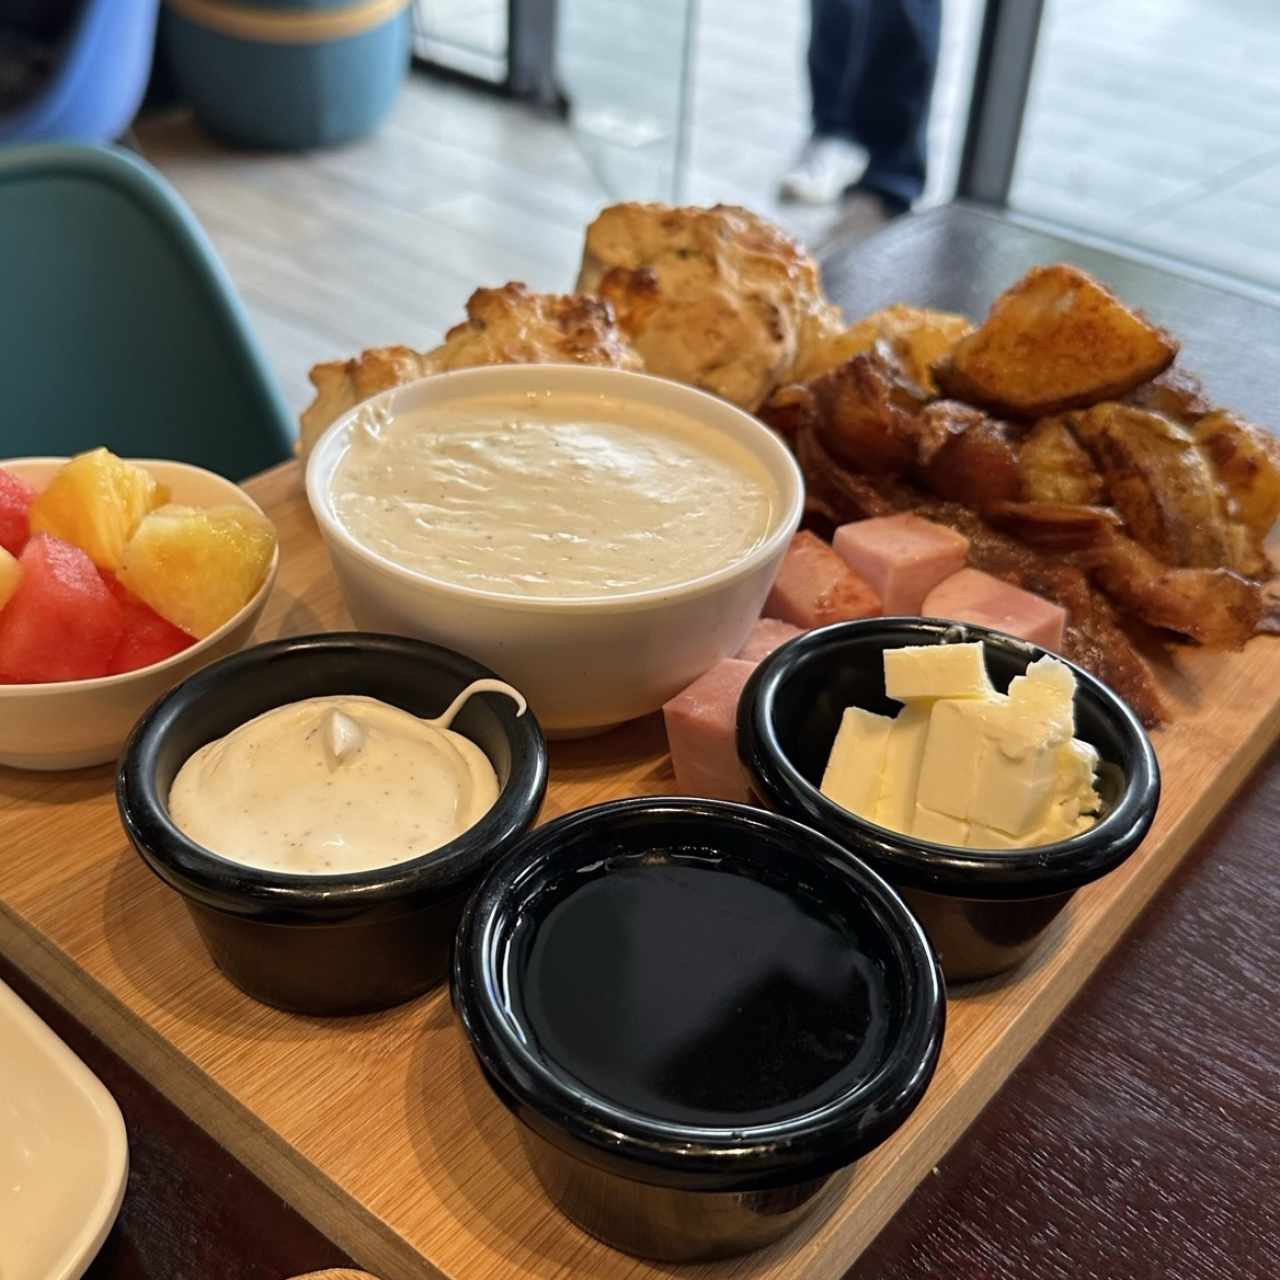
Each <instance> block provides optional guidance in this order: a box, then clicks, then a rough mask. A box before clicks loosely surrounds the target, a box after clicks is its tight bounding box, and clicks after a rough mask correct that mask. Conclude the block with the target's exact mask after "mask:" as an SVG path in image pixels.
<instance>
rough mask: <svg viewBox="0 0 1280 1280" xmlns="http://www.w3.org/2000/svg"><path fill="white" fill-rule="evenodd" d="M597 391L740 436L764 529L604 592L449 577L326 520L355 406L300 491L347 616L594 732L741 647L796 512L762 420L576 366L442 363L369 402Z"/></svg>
mask: <svg viewBox="0 0 1280 1280" xmlns="http://www.w3.org/2000/svg"><path fill="white" fill-rule="evenodd" d="M524 392H538V393H547V394H549V395H550V396H552V397H554V396H555V395H557V394H563V395H566V396H570V395H571V396H574V397H580V396H592V395H598V396H607V397H609V398H610V399H612V400H630V401H633V402H634V403H636V404H640V405H647V406H652V407H656V408H659V409H663V410H666V411H668V412H671V413H676V414H680V415H682V416H683V417H685V418H689V419H693V420H695V421H697V422H699V423H701V424H702V425H703V426H704V427H705V428H706V429H707V430H709V431H717V432H721V433H722V434H724V435H726V436H729V437H732V438H733V439H735V440H737V441H739V442H740V443H741V444H743V445H745V446H746V447H747V448H748V449H749V450H750V451H751V452H752V453H753V454H755V456H756V457H757V458H759V459H760V461H761V462H762V463H763V464H764V466H765V467H766V468H767V470H768V471H769V474H770V475H771V476H772V477H773V479H774V481H775V483H776V484H777V487H778V494H779V499H780V500H779V502H778V507H777V513H776V515H775V518H774V525H773V528H772V529H771V530H770V532H769V534H768V536H767V537H766V538H765V539H764V541H763V542H762V543H761V545H760V546H759V547H757V548H756V549H755V550H754V551H753V552H751V554H750V555H748V556H746V557H745V558H744V559H742V560H741V561H739V562H738V563H737V564H733V565H729V566H727V567H725V568H724V569H720V570H717V571H716V572H714V573H712V574H709V575H707V576H705V577H703V578H701V579H698V580H696V581H693V582H687V583H679V584H676V585H674V586H670V587H661V588H658V589H654V590H648V591H636V592H629V593H626V594H620V595H617V596H614V597H612V598H609V599H581V600H566V599H560V600H553V599H551V600H549V599H539V598H536V597H528V596H519V595H514V594H511V595H507V594H499V593H496V592H491V591H480V590H475V589H472V588H468V587H462V586H457V585H454V584H452V583H447V582H442V581H440V580H438V579H435V578H431V577H428V576H427V575H426V574H423V573H419V572H417V571H415V570H412V569H406V568H404V567H403V566H401V565H398V564H395V563H394V562H392V561H390V560H388V559H386V558H385V557H383V556H381V555H379V554H377V553H376V552H374V551H371V550H370V549H369V548H368V547H365V546H363V545H362V544H361V543H359V542H357V541H356V539H355V538H354V537H352V535H351V534H350V533H349V532H348V531H347V529H346V528H345V527H344V526H343V525H342V524H341V523H340V522H339V520H338V519H337V517H336V515H335V513H334V509H333V502H332V496H331V494H330V485H331V480H332V477H333V474H334V471H335V469H336V468H337V466H338V464H339V463H340V462H341V460H342V458H343V456H344V455H345V453H346V451H347V448H348V445H349V442H350V434H351V430H352V427H353V425H354V422H355V418H356V414H357V413H358V412H359V409H356V410H353V411H352V412H351V413H348V414H345V415H344V416H343V417H342V418H340V419H338V421H337V422H335V423H334V424H333V425H332V426H331V427H330V428H329V430H328V431H326V432H325V434H324V435H323V436H322V437H321V439H320V440H319V442H318V443H317V444H316V447H315V449H314V450H313V452H312V454H311V459H310V462H309V463H308V466H307V498H308V501H309V502H310V503H311V509H312V511H313V512H314V513H315V517H316V520H317V522H318V524H319V526H320V532H321V534H322V535H323V536H324V539H325V542H326V543H327V544H328V548H329V555H330V557H331V558H332V560H333V567H334V569H335V571H336V572H337V575H338V582H339V584H340V585H341V587H342V593H343V596H344V597H345V598H346V602H347V608H348V609H349V610H350V613H351V616H352V619H353V620H354V621H355V624H356V625H357V626H358V627H360V628H362V629H367V630H371V631H390V632H395V633H398V634H400V635H408V636H415V637H418V638H420V639H425V640H430V641H433V642H434V643H436V644H441V645H445V646H446V647H448V648H451V649H457V650H458V651H459V652H461V653H465V654H466V655H468V656H469V657H472V658H475V659H477V660H478V661H480V662H483V663H484V664H485V665H486V666H489V667H492V668H493V669H494V670H495V671H497V672H498V673H499V674H500V675H501V676H502V677H503V678H504V679H506V680H509V681H510V682H511V683H512V684H514V685H516V686H517V687H518V688H519V689H521V690H522V691H523V692H524V694H525V696H526V697H527V698H528V699H529V702H530V703H531V704H532V706H533V708H534V710H535V711H536V712H537V715H538V719H539V720H540V721H541V723H542V726H543V729H544V730H546V732H547V733H548V734H549V735H550V736H553V737H569V736H577V735H584V734H588V733H595V732H599V731H601V730H603V729H607V728H609V727H611V726H612V725H616V724H619V723H621V722H622V721H624V720H631V719H634V718H635V717H637V716H642V715H647V714H648V713H649V712H652V711H656V710H657V709H658V708H659V707H661V706H662V704H663V703H664V702H665V701H666V700H667V699H668V698H670V697H672V696H673V695H674V694H676V693H678V692H679V691H680V690H681V689H683V688H685V686H686V685H688V684H690V683H691V682H692V681H693V680H695V679H696V678H697V677H698V676H699V675H701V674H702V672H704V671H705V670H706V669H707V668H708V667H710V666H712V665H713V664H714V663H715V662H717V661H718V660H719V659H720V658H723V657H726V656H728V655H731V654H734V653H736V652H737V651H738V649H739V648H741V646H742V643H743V641H744V640H745V638H746V635H747V632H748V631H749V630H750V628H751V624H752V623H753V622H754V621H755V619H756V618H757V617H758V616H759V613H760V609H761V606H762V605H763V604H764V599H765V596H766V595H767V594H768V592H769V587H770V586H771V585H772V583H773V579H774V575H775V574H776V573H777V570H778V565H779V562H780V561H781V559H782V556H783V554H784V552H785V551H786V549H787V545H788V543H789V542H790V540H791V536H792V534H794V533H795V531H796V527H797V526H798V524H799V522H800V513H801V508H802V506H803V503H804V483H803V480H802V479H801V476H800V470H799V468H798V467H797V466H796V463H795V460H794V459H793V458H792V456H791V453H790V452H789V450H788V449H787V448H786V446H785V445H784V444H783V443H782V442H781V440H779V439H778V437H777V436H775V435H774V433H773V432H772V431H770V430H769V428H768V427H766V426H765V425H764V424H763V423H761V422H760V421H758V420H757V419H756V418H753V417H752V416H751V415H750V414H748V413H744V412H743V411H742V410H741V409H738V408H735V407H734V406H733V405H731V404H729V403H727V402H726V401H724V400H719V399H716V398H715V397H714V396H710V395H707V394H706V393H705V392H702V391H696V390H694V389H693V388H692V387H687V386H684V385H683V384H681V383H677V382H669V381H667V380H666V379H663V378H653V377H649V376H647V375H645V374H638V373H624V372H622V371H621V370H618V369H600V368H591V367H587V366H583V365H500V366H494V367H490V368H481V369H465V370H462V371H460V372H457V373H447V374H439V375H436V376H434V377H430V378H424V379H422V380H421V381H419V382H413V383H410V384H408V385H407V386H403V387H398V388H396V389H394V390H392V391H386V392H383V393H382V394H381V395H379V396H376V397H374V398H373V399H372V400H371V401H368V402H367V403H368V404H370V405H373V406H375V407H385V408H386V409H388V410H389V411H390V412H391V413H392V414H396V415H399V414H411V413H414V412H416V411H418V410H421V409H425V408H428V407H431V408H438V407H439V406H441V405H447V404H449V403H450V402H456V401H461V400H466V399H470V398H471V397H473V396H478V395H501V394H508V395H518V394H521V393H524Z"/></svg>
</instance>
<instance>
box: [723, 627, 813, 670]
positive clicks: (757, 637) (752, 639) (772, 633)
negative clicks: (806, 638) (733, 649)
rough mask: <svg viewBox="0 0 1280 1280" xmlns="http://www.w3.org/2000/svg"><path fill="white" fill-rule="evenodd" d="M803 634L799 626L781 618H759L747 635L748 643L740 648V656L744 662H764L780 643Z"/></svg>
mask: <svg viewBox="0 0 1280 1280" xmlns="http://www.w3.org/2000/svg"><path fill="white" fill-rule="evenodd" d="M802 635H804V632H803V631H802V630H801V629H800V628H799V627H793V626H792V625H791V623H789V622H783V621H782V620H781V619H780V618H757V619H756V624H755V626H754V627H752V628H751V632H750V634H749V635H748V636H747V643H746V644H744V645H743V646H742V648H741V649H739V650H738V657H739V658H741V659H742V660H743V662H762V661H763V660H764V659H765V658H767V657H768V656H769V655H770V654H771V653H772V652H773V651H774V650H775V649H776V648H778V646H779V645H784V644H786V643H787V641H788V640H794V639H795V638H796V636H802Z"/></svg>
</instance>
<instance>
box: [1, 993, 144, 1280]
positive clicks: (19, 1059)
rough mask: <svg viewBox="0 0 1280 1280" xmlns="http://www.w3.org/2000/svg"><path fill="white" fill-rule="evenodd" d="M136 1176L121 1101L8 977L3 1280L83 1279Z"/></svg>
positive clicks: (3, 1037)
mask: <svg viewBox="0 0 1280 1280" xmlns="http://www.w3.org/2000/svg"><path fill="white" fill-rule="evenodd" d="M128 1172H129V1146H128V1140H127V1138H126V1136H125V1130H124V1121H123V1120H122V1119H121V1117H120V1108H119V1107H117V1106H116V1103H115V1099H114V1098H112V1096H111V1095H110V1094H109V1093H108V1092H107V1091H106V1089H104V1088H103V1087H102V1085H101V1083H100V1082H99V1081H98V1079H97V1077H96V1076H95V1075H93V1073H92V1072H91V1071H90V1070H89V1068H88V1067H86V1066H85V1065H84V1063H83V1062H81V1061H80V1059H79V1058H77V1057H76V1056H75V1054H73V1053H72V1052H71V1050H70V1049H68V1048H67V1046H66V1045H65V1044H63V1043H62V1041H61V1040H59V1039H58V1037H57V1036H55V1035H54V1034H53V1032H52V1031H50V1030H49V1028H48V1027H47V1026H45V1024H44V1023H43V1022H41V1021H40V1019H39V1018H37V1017H36V1015H35V1014H34V1013H32V1011H31V1010H30V1009H29V1008H28V1007H27V1006H26V1005H25V1004H23V1002H22V1001H21V1000H19V999H18V997H17V996H16V995H15V994H14V993H13V991H12V990H10V988H9V987H7V986H6V985H5V984H4V983H3V982H0V1277H3V1280H76V1278H77V1277H78V1276H81V1275H83V1274H84V1272H85V1269H86V1268H87V1267H88V1266H89V1263H90V1262H92V1261H93V1259H94V1257H95V1256H96V1254H97V1252H98V1250H99V1249H100V1248H101V1247H102V1242H103V1240H105V1239H106V1236H107V1232H108V1231H110V1230H111V1224H112V1223H113V1222H115V1220H116V1214H117V1213H119V1212H120V1202H121V1200H122V1199H123V1198H124V1187H125V1179H126V1178H127V1176H128Z"/></svg>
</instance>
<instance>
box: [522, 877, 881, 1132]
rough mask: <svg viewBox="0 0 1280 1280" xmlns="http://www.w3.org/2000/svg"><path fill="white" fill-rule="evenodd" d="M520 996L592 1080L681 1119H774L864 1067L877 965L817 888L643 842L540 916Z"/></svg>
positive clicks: (853, 1079) (626, 1100) (559, 1052)
mask: <svg viewBox="0 0 1280 1280" xmlns="http://www.w3.org/2000/svg"><path fill="white" fill-rule="evenodd" d="M525 956H526V958H525V968H524V980H523V982H522V983H521V984H520V986H521V988H522V993H523V994H522V999H521V1003H522V1005H523V1007H524V1013H525V1016H526V1017H527V1019H528V1022H529V1025H530V1027H531V1029H532V1030H533V1032H534V1035H535V1036H536V1039H537V1041H538V1043H539V1045H540V1047H541V1049H542V1051H543V1053H545V1054H546V1055H547V1057H548V1058H550V1059H551V1060H552V1061H553V1062H554V1063H556V1064H557V1065H558V1066H559V1068H560V1069H562V1070H564V1071H565V1072H566V1073H567V1074H569V1075H571V1076H574V1077H576V1078H577V1079H578V1080H579V1081H580V1082H581V1083H582V1084H584V1085H586V1086H587V1088H588V1089H589V1090H591V1091H592V1092H594V1093H597V1094H599V1095H601V1096H603V1097H605V1098H608V1099H610V1100H612V1101H614V1102H616V1103H620V1104H622V1105H623V1106H625V1107H627V1108H628V1109H631V1110H635V1111H638V1112H640V1113H642V1114H645V1115H649V1116H653V1117H656V1118H659V1119H663V1120H667V1121H674V1122H676V1123H680V1124H688V1125H701V1126H711V1127H716V1126H721V1127H722V1126H725V1125H733V1126H737V1125H748V1124H765V1123H768V1122H770V1121H773V1120H777V1119H781V1118H783V1117H785V1116H787V1115H796V1114H800V1113H802V1112H803V1111H805V1110H808V1109H809V1108H810V1107H812V1106H816V1105H820V1104H821V1103H822V1102H824V1101H826V1100H827V1099H829V1098H830V1097H833V1096H835V1095H836V1094H837V1093H838V1092H840V1091H841V1090H843V1089H844V1088H847V1087H849V1086H850V1085H853V1084H856V1083H857V1082H858V1081H860V1080H862V1079H865V1078H866V1077H867V1076H868V1075H869V1074H870V1073H871V1071H873V1070H874V1068H875V1065H876V1064H877V1063H878V1061H879V1059H880V1056H881V1050H882V1045H883V1040H884V1034H885V1022H886V1014H885V996H884V990H883V979H882V977H881V972H880V970H879V968H878V967H877V965H876V964H875V962H874V961H873V960H872V959H870V958H869V957H867V956H866V955H864V954H863V953H862V952H861V951H860V950H859V948H858V947H857V945H856V942H855V941H854V940H852V938H851V935H850V926H849V925H848V924H847V923H846V922H843V921H842V920H841V919H840V918H839V917H838V915H837V914H836V913H834V912H832V913H827V912H826V911H825V910H824V908H823V907H822V906H821V905H820V904H819V903H818V902H816V901H809V900H806V899H805V898H801V897H796V896H793V895H792V894H791V893H788V892H782V891H781V890H779V889H777V888H774V887H772V886H771V885H769V884H767V883H762V882H761V881H760V880H757V879H753V878H751V877H750V876H748V875H744V874H738V873H737V872H732V871H725V870H721V869H718V868H716V867H714V866H710V865H708V864H707V862H706V861H705V860H700V859H684V858H680V859H671V858H667V857H664V856H654V855H649V856H647V857H644V858H637V859H634V860H629V862H628V863H626V864H624V865H621V866H620V865H619V864H618V863H614V864H613V867H612V869H610V870H607V871H605V872H603V873H602V874H599V875H597V877H596V878H594V879H592V880H590V881H588V882H587V883H585V884H583V883H579V885H578V886H577V887H576V888H574V889H573V891H572V892H571V893H569V894H568V896H566V897H563V898H562V899H561V900H560V901H559V902H558V903H556V905H555V906H553V907H552V908H551V909H550V910H549V911H548V913H547V915H546V917H545V918H544V919H543V920H542V922H541V923H540V924H539V925H538V926H537V927H536V931H535V932H534V934H533V938H532V943H531V945H529V946H528V948H527V950H526V953H525Z"/></svg>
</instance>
